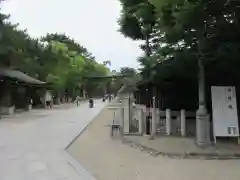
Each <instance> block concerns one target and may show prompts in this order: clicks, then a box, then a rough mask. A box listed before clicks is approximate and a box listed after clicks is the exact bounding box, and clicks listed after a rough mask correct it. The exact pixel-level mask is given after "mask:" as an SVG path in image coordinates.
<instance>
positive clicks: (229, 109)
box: [211, 86, 239, 142]
mask: <svg viewBox="0 0 240 180" xmlns="http://www.w3.org/2000/svg"><path fill="white" fill-rule="evenodd" d="M211 92H212V110H213V132H214V136H215V142H216V137H238V136H239V128H238V115H237V99H236V93H235V87H233V86H212V87H211Z"/></svg>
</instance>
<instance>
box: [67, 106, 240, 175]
mask: <svg viewBox="0 0 240 180" xmlns="http://www.w3.org/2000/svg"><path fill="white" fill-rule="evenodd" d="M111 119H112V113H111V112H110V111H109V110H108V109H107V108H105V109H104V110H103V111H102V112H101V113H100V114H99V115H98V116H97V117H96V118H95V120H93V121H92V123H91V124H90V125H89V127H88V128H87V129H86V130H85V131H84V132H83V134H82V135H81V136H79V137H78V138H77V139H76V141H75V142H74V143H73V144H72V145H71V146H70V147H69V148H68V152H69V153H70V154H71V155H72V156H73V157H74V158H75V159H76V160H77V161H78V162H79V163H81V164H82V165H83V166H84V167H85V168H86V169H87V170H88V171H89V172H91V174H92V175H93V176H94V177H95V178H96V179H98V180H147V179H149V180H158V179H161V180H179V179H180V180H202V179H204V180H215V179H218V180H226V179H228V180H238V179H240V171H239V167H240V161H239V160H225V161H220V160H212V161H206V160H196V159H195V160H186V159H185V160H183V159H170V158H167V157H161V156H158V157H152V156H150V155H149V154H146V153H143V152H140V151H139V150H138V149H134V148H131V147H129V146H127V145H124V144H122V143H121V142H120V141H119V140H118V139H114V140H113V139H111V138H110V136H109V127H107V125H108V124H109V122H110V120H111Z"/></svg>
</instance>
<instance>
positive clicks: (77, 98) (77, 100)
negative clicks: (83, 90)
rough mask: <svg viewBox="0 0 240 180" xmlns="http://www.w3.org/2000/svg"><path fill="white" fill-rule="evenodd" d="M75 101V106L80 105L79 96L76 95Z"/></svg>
mask: <svg viewBox="0 0 240 180" xmlns="http://www.w3.org/2000/svg"><path fill="white" fill-rule="evenodd" d="M76 102H77V106H79V105H80V96H77V97H76Z"/></svg>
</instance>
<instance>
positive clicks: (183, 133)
mask: <svg viewBox="0 0 240 180" xmlns="http://www.w3.org/2000/svg"><path fill="white" fill-rule="evenodd" d="M181 136H186V111H185V110H184V109H181Z"/></svg>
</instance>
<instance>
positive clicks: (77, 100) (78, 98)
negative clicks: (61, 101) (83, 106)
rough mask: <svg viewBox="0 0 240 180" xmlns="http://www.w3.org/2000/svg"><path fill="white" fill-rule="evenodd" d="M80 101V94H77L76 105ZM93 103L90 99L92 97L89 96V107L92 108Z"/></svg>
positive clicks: (78, 104)
mask: <svg viewBox="0 0 240 180" xmlns="http://www.w3.org/2000/svg"><path fill="white" fill-rule="evenodd" d="M80 101H81V98H80V96H77V97H76V103H77V106H80ZM93 105H94V102H93V99H92V97H89V107H90V108H93Z"/></svg>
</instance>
